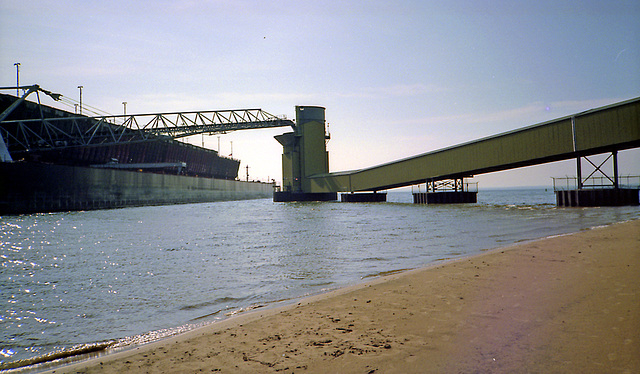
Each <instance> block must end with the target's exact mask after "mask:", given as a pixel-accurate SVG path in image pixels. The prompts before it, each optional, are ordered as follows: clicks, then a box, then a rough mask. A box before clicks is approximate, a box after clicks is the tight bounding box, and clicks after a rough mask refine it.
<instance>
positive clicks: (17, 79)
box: [14, 62, 20, 96]
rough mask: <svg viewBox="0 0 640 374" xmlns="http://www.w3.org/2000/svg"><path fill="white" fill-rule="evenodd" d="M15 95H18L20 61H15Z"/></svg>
mask: <svg viewBox="0 0 640 374" xmlns="http://www.w3.org/2000/svg"><path fill="white" fill-rule="evenodd" d="M14 65H15V67H16V96H20V63H19V62H16V63H15V64H14Z"/></svg>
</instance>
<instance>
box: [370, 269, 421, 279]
mask: <svg viewBox="0 0 640 374" xmlns="http://www.w3.org/2000/svg"><path fill="white" fill-rule="evenodd" d="M407 270H411V268H405V269H396V270H388V271H380V272H377V273H371V274H367V275H365V276H363V277H362V279H366V278H377V277H384V276H387V275H392V274H397V273H402V272H403V271H407Z"/></svg>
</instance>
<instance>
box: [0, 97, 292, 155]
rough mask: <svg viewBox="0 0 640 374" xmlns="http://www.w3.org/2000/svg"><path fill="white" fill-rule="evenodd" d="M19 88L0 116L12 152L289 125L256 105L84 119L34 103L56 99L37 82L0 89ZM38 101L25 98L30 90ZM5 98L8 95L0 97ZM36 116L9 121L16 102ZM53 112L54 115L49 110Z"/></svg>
mask: <svg viewBox="0 0 640 374" xmlns="http://www.w3.org/2000/svg"><path fill="white" fill-rule="evenodd" d="M0 89H13V90H15V89H23V90H25V91H26V93H25V94H24V95H23V96H22V97H21V98H19V99H17V100H15V101H14V102H13V103H12V104H11V105H10V106H9V107H7V108H6V109H5V110H4V111H3V112H2V113H1V114H0V140H2V139H4V142H5V144H6V147H7V148H8V149H10V150H12V151H34V150H40V149H48V150H51V149H60V148H66V147H75V146H92V145H109V144H116V143H124V142H141V141H149V140H153V139H158V138H165V139H167V138H169V139H179V138H184V137H187V136H191V135H198V134H209V135H215V134H224V133H227V132H230V131H236V130H247V129H262V128H273V127H285V126H291V127H295V123H294V122H293V121H292V120H289V119H287V118H286V117H284V116H275V115H272V114H270V113H267V112H265V111H263V110H262V109H236V110H212V111H194V112H171V113H153V114H133V115H104V116H94V117H88V116H83V115H74V114H72V113H69V112H64V111H61V110H56V109H53V108H47V109H48V110H43V106H42V105H41V104H40V96H39V92H43V93H44V94H46V95H49V96H50V97H51V98H53V99H54V100H56V101H58V100H60V98H61V97H62V95H60V94H55V93H52V92H50V91H46V90H43V89H42V88H40V87H39V86H38V85H33V86H25V87H2V88H0ZM34 92H35V93H36V94H38V103H37V104H36V103H33V102H28V101H26V100H25V99H26V97H27V96H29V95H30V94H32V93H34ZM5 96H8V95H5ZM21 105H22V106H26V107H28V108H26V110H27V111H29V112H31V113H35V114H37V115H35V116H31V118H20V119H11V113H13V112H15V111H16V110H17V109H18V108H20V106H21ZM54 113H55V114H54Z"/></svg>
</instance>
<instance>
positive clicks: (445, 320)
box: [50, 220, 640, 374]
mask: <svg viewBox="0 0 640 374" xmlns="http://www.w3.org/2000/svg"><path fill="white" fill-rule="evenodd" d="M50 372H54V373H182V372H186V373H199V372H205V373H211V372H217V373H362V374H366V373H639V372H640V220H636V221H632V222H626V223H621V224H615V225H612V226H609V227H603V228H595V229H591V230H586V231H582V232H579V233H576V234H572V235H565V236H558V237H553V238H547V239H542V240H537V241H532V242H526V243H522V244H519V245H514V246H510V247H507V248H500V249H496V250H491V251H487V252H485V253H483V254H481V255H478V256H473V257H467V258H463V259H457V260H448V261H442V262H440V263H437V264H435V265H434V266H430V267H428V268H424V269H417V270H411V271H406V272H402V273H397V274H393V275H389V276H385V277H381V278H377V279H374V280H372V281H370V282H367V283H364V284H360V285H357V286H353V287H349V288H345V289H341V290H337V291H334V292H330V293H327V294H323V295H319V296H314V297H311V298H307V299H305V300H303V301H301V302H299V303H296V304H294V305H290V306H286V307H281V308H273V309H264V310H261V309H257V310H255V311H252V312H247V313H243V314H240V315H238V316H237V317H234V318H230V319H228V320H225V321H222V322H219V323H215V324H212V325H209V326H206V327H203V328H200V329H198V330H194V331H192V332H189V333H187V334H184V335H180V336H177V337H173V338H170V339H167V340H162V341H158V342H154V343H151V344H148V345H144V346H141V347H138V348H135V349H131V350H127V351H123V352H118V353H114V354H110V355H104V356H101V357H98V358H95V359H91V360H88V361H84V362H80V363H76V364H73V365H69V366H66V367H62V368H57V369H55V370H52V371H50Z"/></svg>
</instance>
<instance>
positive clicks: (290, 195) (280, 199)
mask: <svg viewBox="0 0 640 374" xmlns="http://www.w3.org/2000/svg"><path fill="white" fill-rule="evenodd" d="M335 200H338V194H337V193H336V192H316V193H304V192H288V191H276V192H274V193H273V201H274V202H276V203H287V202H293V201H335Z"/></svg>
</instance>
